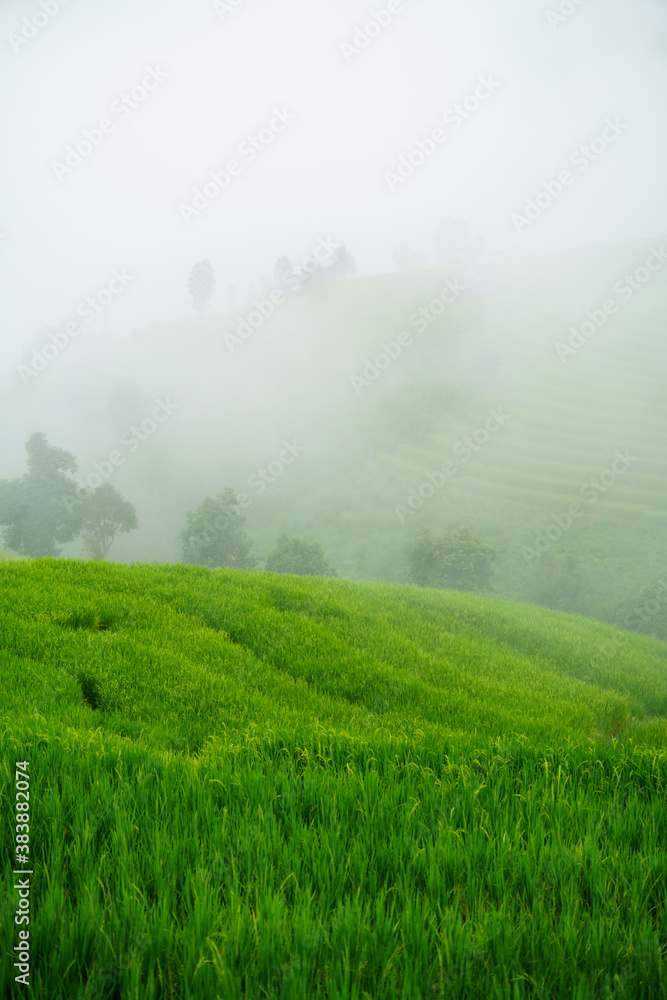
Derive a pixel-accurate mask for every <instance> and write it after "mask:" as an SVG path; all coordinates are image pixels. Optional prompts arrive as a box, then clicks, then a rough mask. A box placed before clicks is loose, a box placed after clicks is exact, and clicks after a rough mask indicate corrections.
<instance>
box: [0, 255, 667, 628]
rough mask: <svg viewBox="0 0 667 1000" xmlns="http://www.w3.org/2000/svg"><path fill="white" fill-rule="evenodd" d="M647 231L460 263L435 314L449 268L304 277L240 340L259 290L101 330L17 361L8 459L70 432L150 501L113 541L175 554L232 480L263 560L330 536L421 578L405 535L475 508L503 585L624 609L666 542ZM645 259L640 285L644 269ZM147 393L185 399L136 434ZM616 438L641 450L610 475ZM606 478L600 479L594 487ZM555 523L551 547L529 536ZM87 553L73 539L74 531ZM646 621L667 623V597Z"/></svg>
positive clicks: (662, 358)
mask: <svg viewBox="0 0 667 1000" xmlns="http://www.w3.org/2000/svg"><path fill="white" fill-rule="evenodd" d="M655 246H657V247H660V246H662V243H661V242H660V241H654V242H651V241H629V242H627V243H623V244H619V245H610V246H601V247H585V248H580V249H578V250H574V251H569V252H568V253H561V254H551V255H548V256H543V257H538V258H535V259H534V260H530V261H514V262H510V261H507V262H505V263H501V262H498V263H496V264H494V265H493V271H488V272H487V273H486V275H479V276H477V277H475V276H467V277H466V278H465V280H464V284H465V286H466V287H465V290H464V291H463V293H462V294H461V295H460V296H459V298H457V299H456V300H455V301H453V302H451V303H449V304H447V305H446V307H445V308H444V309H443V310H442V311H441V314H440V315H438V316H437V317H436V316H434V317H433V322H432V323H430V324H427V328H426V329H423V328H422V329H420V328H419V326H418V325H416V324H415V316H416V314H417V313H418V311H419V310H420V309H423V308H425V307H428V306H429V304H430V303H432V302H433V300H434V298H435V297H436V296H437V295H438V293H439V292H440V291H441V290H442V289H443V287H446V283H447V282H448V281H449V282H451V281H452V280H453V279H454V278H455V276H454V275H453V274H452V272H449V271H446V270H444V269H433V270H427V271H421V272H408V273H402V274H390V275H377V276H369V277H362V278H357V279H347V280H344V281H338V282H331V283H324V284H321V285H318V286H314V287H311V288H308V287H307V288H305V289H304V290H303V291H302V292H300V293H299V294H290V295H289V296H288V297H287V299H286V301H285V302H284V303H283V304H282V305H281V306H280V307H279V308H277V309H276V310H275V312H274V314H273V315H272V316H270V317H269V318H268V319H266V321H265V322H264V323H263V324H262V325H261V326H260V327H259V328H258V329H256V330H255V331H254V332H253V333H252V335H251V336H250V337H248V338H247V339H245V340H243V341H242V342H241V344H240V345H239V346H237V347H236V348H235V349H234V351H233V352H231V351H230V350H228V348H227V346H226V344H225V341H224V338H223V334H225V333H234V331H235V330H236V329H237V327H238V324H239V322H241V321H242V320H243V319H244V318H245V317H246V316H247V314H248V312H249V311H250V308H251V307H250V306H248V307H247V308H244V309H241V310H238V311H237V312H235V313H233V314H227V315H224V316H218V317H216V318H211V319H208V320H206V321H202V322H192V323H189V324H188V323H186V322H182V323H173V324H171V325H169V326H166V325H165V326H162V327H156V328H155V329H153V330H151V331H147V332H146V333H145V334H142V335H141V336H140V337H138V338H136V339H134V340H127V341H114V340H113V339H108V340H105V339H104V338H100V339H97V340H96V339H95V336H94V335H93V334H88V335H87V339H79V340H77V341H76V342H73V343H72V344H71V345H70V346H69V347H68V348H67V349H66V350H65V351H64V352H63V353H62V354H61V355H59V356H58V357H57V358H56V359H55V360H54V361H53V362H52V363H51V364H49V366H48V367H47V368H46V370H45V371H44V372H43V373H41V374H40V375H39V376H38V377H36V378H34V379H32V380H30V381H29V384H28V385H23V384H22V382H21V380H20V379H19V377H18V375H14V376H12V379H13V381H12V384H11V385H7V389H6V392H4V393H3V394H2V397H3V404H4V406H5V409H6V423H7V424H8V425H10V423H11V426H12V427H13V428H15V429H16V430H15V433H14V435H13V436H12V438H11V440H9V439H8V440H7V441H6V442H5V452H4V453H5V455H6V464H5V466H4V468H3V470H2V471H0V477H2V478H5V477H10V476H15V475H16V476H18V475H20V474H22V472H23V470H24V458H25V456H24V452H23V444H24V442H25V440H26V439H27V437H28V435H29V433H31V432H32V431H33V430H35V429H36V427H39V428H42V429H44V430H46V431H48V433H49V439H50V441H52V443H54V444H57V445H59V446H60V447H65V448H67V449H69V450H71V451H73V452H74V454H75V455H76V456H77V458H78V460H79V463H80V474H81V476H82V477H83V478H84V479H86V478H87V477H88V476H90V475H95V470H96V469H97V468H98V467H101V468H102V469H104V468H107V469H112V475H111V482H112V483H113V485H114V486H116V487H117V488H118V489H119V490H120V491H121V492H122V493H123V494H124V495H125V496H127V498H128V499H130V500H131V501H132V502H133V503H134V504H135V505H136V507H137V511H138V516H139V523H140V530H139V531H138V532H136V533H132V534H130V535H127V536H124V537H119V538H118V539H117V541H116V542H115V543H114V549H113V556H114V558H115V559H118V560H121V561H127V562H132V561H136V560H141V561H153V560H158V561H160V562H164V561H172V562H175V561H176V560H178V559H179V558H180V555H181V553H180V548H179V545H178V541H177V535H178V532H179V531H180V530H181V529H182V528H183V527H184V526H185V512H186V511H187V510H193V509H194V508H195V507H196V506H197V505H198V504H199V503H200V502H201V500H202V499H203V498H204V497H205V496H207V495H212V494H214V493H216V492H219V491H220V490H222V489H223V488H224V487H225V486H231V487H233V488H234V489H236V490H237V491H239V492H242V493H245V494H246V495H247V497H248V498H249V501H250V502H249V504H248V505H247V506H246V508H245V514H246V515H247V518H248V529H249V533H250V535H251V537H252V538H253V539H254V540H255V541H256V548H257V552H258V555H259V556H260V557H261V558H264V557H265V556H266V555H267V554H268V552H270V551H271V549H272V547H273V546H274V544H275V542H276V539H277V538H278V537H279V536H280V535H281V534H282V533H283V532H287V533H288V534H293V535H297V536H300V537H305V538H307V539H308V540H319V541H321V542H322V543H323V545H324V549H325V552H326V554H327V557H328V559H329V560H330V562H331V563H332V565H334V566H335V567H336V568H337V570H338V571H339V573H340V574H341V575H342V576H344V577H347V578H364V579H374V580H386V581H391V582H396V583H407V582H408V575H407V565H406V560H405V557H404V554H403V545H404V543H405V541H406V540H407V538H408V537H409V536H410V535H411V534H412V532H413V531H414V530H415V529H417V528H421V527H427V526H428V527H431V528H433V529H434V530H435V531H438V532H439V531H442V530H445V529H449V528H457V527H459V526H460V525H461V524H466V525H468V526H469V527H471V528H472V530H473V531H475V532H476V533H477V534H479V535H481V536H482V537H483V538H484V540H485V541H486V542H488V543H489V544H492V545H494V546H495V547H497V548H498V549H499V550H500V557H499V560H498V564H497V573H496V578H495V586H496V589H497V592H498V593H499V594H501V595H502V596H504V597H508V598H511V599H513V600H523V601H535V602H538V603H543V604H545V605H547V606H550V607H554V608H557V609H559V610H564V611H569V612H577V613H580V614H586V615H589V616H594V617H599V618H602V619H604V620H608V621H609V620H613V621H616V622H622V621H623V620H624V618H625V617H626V616H627V614H628V613H630V612H632V611H633V609H634V607H635V606H636V605H637V603H638V602H640V601H642V600H644V601H646V600H649V599H650V598H651V597H652V594H648V593H647V591H648V589H650V588H654V589H655V587H656V586H657V584H658V581H659V580H660V579H661V578H662V576H663V573H664V561H665V554H666V553H667V506H666V501H665V497H666V496H667V467H666V466H665V463H664V461H663V458H662V456H663V454H664V447H663V437H662V428H663V426H664V417H665V394H664V387H663V377H662V372H663V371H664V370H665V367H666V365H667V339H666V338H665V336H664V315H665V301H666V295H667V266H664V267H661V268H660V269H659V270H657V271H654V272H649V271H648V270H647V269H646V267H645V262H646V260H647V259H648V258H649V256H650V255H651V253H652V249H651V248H652V247H655ZM642 269H643V270H642ZM649 273H650V280H649V281H647V282H646V283H643V284H642V283H641V282H638V281H637V280H636V279H635V278H634V277H633V275H635V274H640V276H641V278H642V280H643V277H644V274H649ZM626 276H628V277H629V279H630V280H632V281H634V283H635V285H636V289H637V290H636V291H634V290H633V288H632V286H631V285H629V284H628V281H627V280H626ZM617 286H618V290H617ZM628 289H629V292H631V293H632V294H631V295H630V294H629V292H628ZM611 300H613V302H614V303H615V306H616V311H615V312H614V313H613V314H611V315H608V316H607V319H606V320H605V322H604V323H603V325H602V326H601V327H600V328H599V329H597V330H596V332H594V333H593V335H591V336H581V337H580V338H579V341H578V343H579V344H580V346H578V347H577V348H576V350H573V351H572V353H571V354H570V353H567V354H565V355H564V356H563V358H561V357H560V356H559V354H558V351H557V349H556V345H557V344H558V343H564V344H568V342H569V340H570V338H571V337H572V333H571V328H572V327H575V328H577V329H579V328H581V327H582V325H583V324H585V323H588V324H589V327H587V330H588V331H589V332H590V323H591V320H589V319H588V313H589V312H591V313H593V315H596V316H597V315H598V314H599V312H600V309H601V308H602V305H603V304H604V303H605V302H610V301H611ZM598 318H599V317H598ZM403 330H407V331H408V332H409V333H410V334H411V336H412V343H411V344H410V345H409V346H406V347H405V348H404V349H403V350H402V351H401V353H400V355H399V356H397V357H396V358H394V359H393V360H392V361H391V364H390V365H389V367H388V368H385V370H382V371H380V372H379V374H378V376H377V377H376V378H374V379H373V380H370V381H369V380H367V384H366V385H365V386H362V387H361V388H360V391H358V392H357V391H355V388H354V386H353V384H352V381H351V379H352V377H353V376H357V377H358V376H361V375H362V374H363V372H364V370H365V369H366V363H367V361H368V360H370V361H373V360H374V359H375V358H376V357H377V356H378V354H380V353H381V352H382V351H383V346H382V345H383V344H392V343H393V342H395V341H396V339H397V338H398V336H399V335H400V334H401V331H403ZM392 350H394V351H395V349H394V348H392ZM381 365H382V366H384V365H385V362H384V361H382V362H381ZM123 387H125V388H124V389H123ZM357 388H359V386H357ZM156 400H162V401H163V402H166V403H167V404H168V405H172V404H173V406H174V408H173V409H172V410H171V412H170V413H169V414H168V419H166V420H164V422H163V423H161V424H160V425H159V426H158V427H157V428H156V429H155V430H154V433H150V434H148V435H144V437H143V438H141V439H139V438H136V437H133V436H132V435H131V434H130V436H129V438H128V437H127V432H128V429H129V428H131V427H132V426H135V425H139V424H141V423H142V420H143V419H144V418H149V417H150V414H151V413H152V412H153V410H154V408H155V405H156ZM112 404H113V405H112ZM490 409H493V410H495V411H498V410H499V409H502V411H503V412H504V413H506V414H508V419H507V420H505V422H504V423H503V425H502V427H501V428H500V429H499V430H498V431H497V433H492V434H491V435H490V438H489V440H488V441H485V442H484V443H483V444H482V446H481V447H476V450H474V451H470V452H467V453H466V452H465V450H462V449H461V447H460V443H461V442H462V441H463V440H464V438H465V437H466V436H470V435H473V434H474V433H475V431H476V430H477V429H479V428H483V426H484V422H485V421H486V419H487V418H488V412H489V410H490ZM56 414H57V416H56ZM10 417H11V420H10ZM124 433H125V435H126V437H125V438H123V434H124ZM482 438H483V434H482ZM124 440H125V443H123V441H124ZM285 441H287V442H289V443H290V444H294V443H295V445H296V448H297V449H298V450H299V454H298V457H297V458H296V460H295V461H291V462H290V464H289V465H285V466H284V467H282V468H281V467H280V466H279V465H278V467H277V468H278V471H277V473H276V474H273V475H271V477H270V480H271V481H270V482H269V481H265V482H263V483H260V481H259V480H258V479H257V471H258V469H267V467H268V466H269V465H270V464H271V463H276V462H277V460H278V458H279V456H280V454H281V451H282V449H283V448H284V442H285ZM128 442H130V443H128ZM457 446H458V447H457ZM114 451H116V452H117V453H118V454H119V455H120V458H121V459H122V463H121V464H120V465H119V466H117V467H115V468H114V467H113V466H112V465H110V464H109V456H110V455H111V454H112V453H113V452H114ZM619 451H620V452H621V453H623V454H626V453H627V454H628V455H629V464H628V465H627V466H626V467H624V469H623V471H622V472H621V473H620V474H618V475H614V474H613V472H612V473H610V472H609V470H610V468H611V467H612V464H613V463H614V462H616V457H617V453H618V452H619ZM446 460H450V461H453V462H454V464H455V465H456V466H457V473H456V475H455V476H452V477H450V478H449V479H448V481H447V483H446V485H445V486H444V487H443V488H441V489H438V490H437V491H436V493H435V495H434V496H433V497H432V498H430V499H428V501H427V502H425V503H423V505H422V506H421V508H420V509H419V510H416V511H415V512H414V513H413V514H411V515H410V516H409V517H408V518H407V519H405V520H403V521H402V520H401V519H400V517H399V516H397V513H396V508H397V506H398V505H402V506H403V507H405V506H406V504H407V502H408V497H409V496H411V495H412V494H411V493H410V491H411V490H418V489H419V488H420V485H421V484H422V483H424V481H425V476H426V474H428V473H432V472H433V471H435V470H438V469H440V468H441V466H442V463H443V461H446ZM105 463H106V464H105ZM275 467H276V466H275V464H274V468H275ZM617 467H618V465H617ZM253 477H254V478H253ZM601 477H604V483H606V485H602V487H601V488H600V489H596V488H591V487H590V485H588V486H587V484H590V483H591V481H592V480H598V481H599V480H600V479H601ZM582 491H587V492H584V493H583V494H582ZM573 503H578V504H579V505H580V507H581V513H580V515H579V516H578V517H577V518H576V519H575V520H574V521H573V523H572V525H571V526H570V527H569V528H568V529H567V530H564V531H562V532H561V534H560V535H558V532H557V528H556V527H555V526H554V518H560V519H561V523H567V522H566V518H565V517H564V515H565V514H566V513H567V510H568V507H569V506H570V505H571V504H573ZM547 529H549V533H550V535H551V536H552V539H553V540H551V541H550V543H549V545H548V549H547V551H545V552H544V554H542V555H539V556H537V557H535V556H531V555H530V554H528V555H527V554H526V552H525V550H526V549H532V550H533V551H535V545H536V538H538V536H539V533H544V532H545V531H546V530H547ZM554 535H555V536H557V537H555V538H554V537H553V536H554ZM79 552H80V542H76V543H73V544H72V545H71V546H69V547H68V548H67V549H66V554H67V555H70V556H77V555H78V554H79ZM646 627H647V628H648V629H649V630H650V631H651V632H652V633H653V634H655V635H657V636H659V637H660V638H663V639H667V611H665V610H664V609H663V611H662V612H661V613H660V614H659V615H656V616H654V617H653V618H652V619H651V621H650V622H649V623H648V625H647V626H646Z"/></svg>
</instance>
